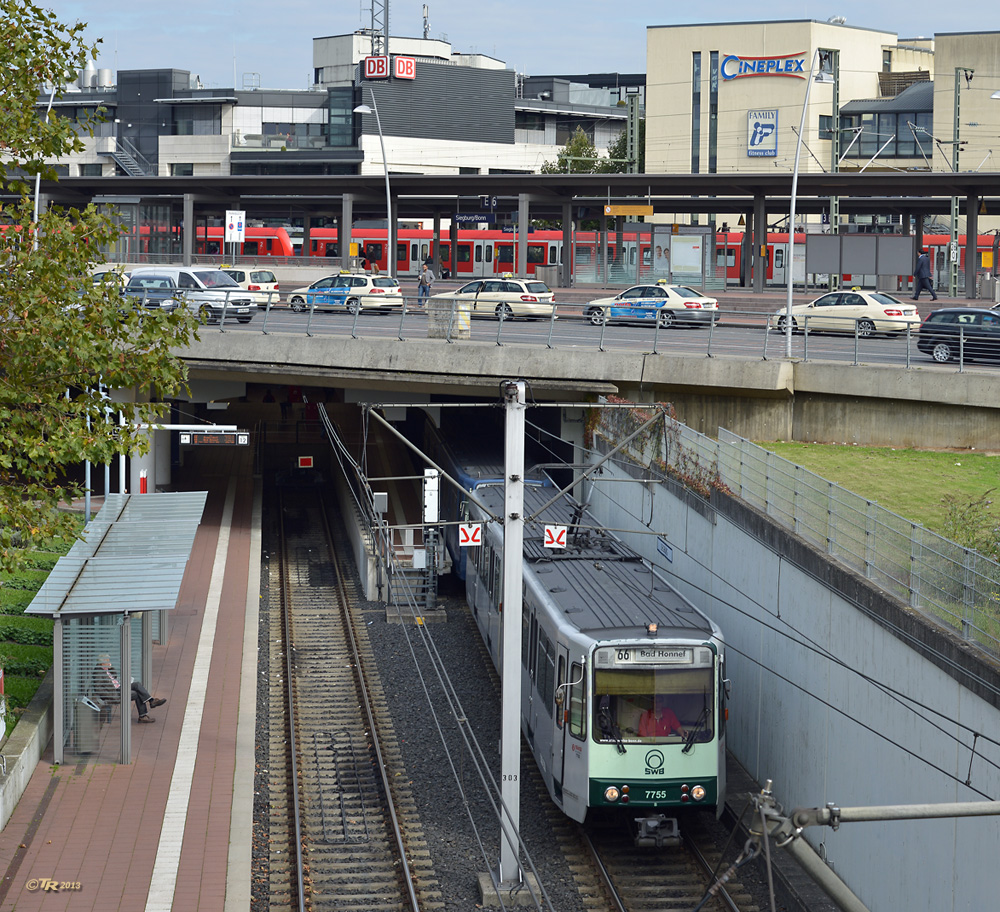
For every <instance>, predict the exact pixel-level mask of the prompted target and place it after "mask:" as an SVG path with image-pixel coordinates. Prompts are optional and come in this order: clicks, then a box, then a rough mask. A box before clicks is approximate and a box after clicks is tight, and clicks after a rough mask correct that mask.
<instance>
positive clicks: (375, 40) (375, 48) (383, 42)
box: [372, 0, 389, 57]
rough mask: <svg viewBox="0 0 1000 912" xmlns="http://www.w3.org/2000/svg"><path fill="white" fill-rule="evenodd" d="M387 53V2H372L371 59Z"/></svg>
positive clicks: (385, 0) (384, 0)
mask: <svg viewBox="0 0 1000 912" xmlns="http://www.w3.org/2000/svg"><path fill="white" fill-rule="evenodd" d="M388 53H389V0H372V57H385V56H386V55H387V54H388Z"/></svg>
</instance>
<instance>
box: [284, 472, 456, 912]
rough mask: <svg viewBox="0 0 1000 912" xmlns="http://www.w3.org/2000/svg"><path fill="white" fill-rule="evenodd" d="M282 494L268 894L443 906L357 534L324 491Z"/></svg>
mask: <svg viewBox="0 0 1000 912" xmlns="http://www.w3.org/2000/svg"><path fill="white" fill-rule="evenodd" d="M272 503H274V504H275V507H276V509H277V510H278V519H277V522H276V523H275V525H276V527H277V530H278V533H279V542H278V543H276V544H277V547H276V548H275V549H274V551H273V552H272V557H271V561H270V565H271V566H270V573H271V577H272V579H271V580H270V582H271V583H272V584H273V586H272V589H271V591H272V592H280V603H281V604H280V609H281V610H280V611H277V610H272V611H271V612H270V617H269V623H270V625H271V629H270V649H269V653H270V656H269V678H270V683H269V695H268V696H269V703H270V706H271V714H270V719H271V721H270V735H269V745H268V753H269V760H268V763H269V769H268V773H269V791H270V802H269V811H270V820H269V829H270V833H269V840H270V852H269V863H268V874H269V883H268V894H269V902H268V908H269V909H289V910H294V909H299V910H314V912H323V910H370V912H377V910H382V909H386V910H390V909H391V910H409V909H412V910H417V909H421V910H428V909H434V908H438V907H440V906H441V905H442V902H441V897H440V894H439V892H438V891H437V889H436V881H435V878H434V875H433V870H432V868H431V864H430V860H429V855H428V853H427V852H426V848H425V845H424V842H423V837H422V830H421V826H420V821H419V819H418V818H417V815H416V812H415V810H414V802H413V800H412V795H411V794H410V793H409V791H408V787H407V785H406V783H408V782H409V780H408V778H407V777H406V775H405V770H404V769H403V767H402V759H401V755H400V753H399V749H398V746H397V745H396V744H395V739H394V735H393V731H392V724H391V720H390V717H389V713H388V709H387V707H386V705H385V700H384V697H383V695H382V690H381V687H380V685H379V682H378V681H377V679H375V678H374V677H372V673H371V671H370V670H371V669H374V667H375V666H374V661H373V660H372V659H371V656H370V653H369V651H368V647H367V633H366V631H365V619H364V615H363V610H362V606H361V603H360V597H359V595H358V592H357V591H356V588H355V586H354V583H353V580H354V575H353V572H352V569H351V567H350V566H349V565H348V566H345V565H344V560H345V559H344V557H343V554H345V553H347V550H346V548H345V547H344V545H345V542H344V541H342V540H338V539H339V537H340V536H339V533H336V532H335V531H334V530H333V529H332V528H331V525H330V522H329V520H328V517H327V513H326V509H325V507H324V504H323V501H322V498H321V497H319V496H317V493H316V492H315V491H312V490H308V491H305V490H295V489H288V490H279V491H278V492H277V495H276V497H275V498H274V499H273V500H272ZM275 552H276V553H275ZM348 560H349V559H348ZM289 706H291V707H292V709H291V712H289ZM279 718H283V720H284V724H283V725H282V724H278V719H279ZM289 719H292V720H293V722H289Z"/></svg>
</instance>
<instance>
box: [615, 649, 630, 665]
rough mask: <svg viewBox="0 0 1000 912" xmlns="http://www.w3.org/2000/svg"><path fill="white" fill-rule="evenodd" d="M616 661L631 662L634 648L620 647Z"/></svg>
mask: <svg viewBox="0 0 1000 912" xmlns="http://www.w3.org/2000/svg"><path fill="white" fill-rule="evenodd" d="M615 661H616V662H631V661H632V650H631V649H619V650H618V652H617V654H616V655H615Z"/></svg>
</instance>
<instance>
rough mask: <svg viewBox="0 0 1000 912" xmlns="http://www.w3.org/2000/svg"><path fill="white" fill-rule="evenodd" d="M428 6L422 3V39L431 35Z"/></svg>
mask: <svg viewBox="0 0 1000 912" xmlns="http://www.w3.org/2000/svg"><path fill="white" fill-rule="evenodd" d="M429 17H430V8H429V7H428V6H427V4H426V3H425V4H424V41H426V40H427V39H428V38H430V35H431V20H430V18H429Z"/></svg>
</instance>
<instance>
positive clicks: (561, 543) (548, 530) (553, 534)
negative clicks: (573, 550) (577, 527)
mask: <svg viewBox="0 0 1000 912" xmlns="http://www.w3.org/2000/svg"><path fill="white" fill-rule="evenodd" d="M545 547H546V548H565V547H566V527H565V526H546V527H545Z"/></svg>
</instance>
